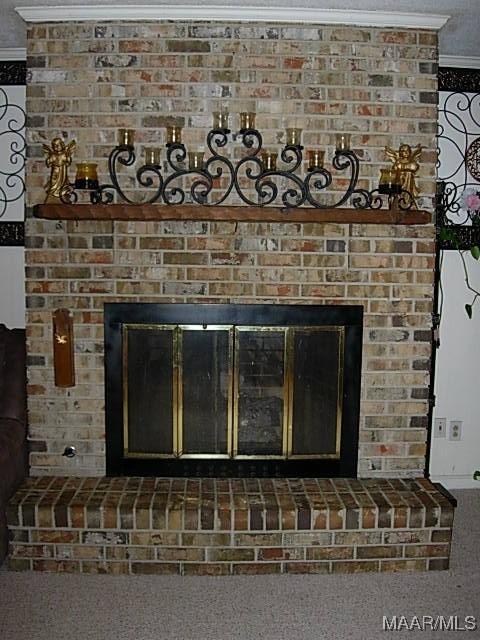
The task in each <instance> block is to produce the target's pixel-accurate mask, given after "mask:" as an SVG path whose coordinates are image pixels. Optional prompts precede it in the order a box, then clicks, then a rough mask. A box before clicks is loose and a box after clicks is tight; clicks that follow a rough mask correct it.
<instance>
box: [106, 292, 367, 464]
mask: <svg viewBox="0 0 480 640" xmlns="http://www.w3.org/2000/svg"><path fill="white" fill-rule="evenodd" d="M107 306H109V307H121V306H123V307H129V306H134V307H150V305H148V304H147V305H142V304H140V305H122V304H120V305H113V304H112V305H107ZM152 306H162V307H194V305H152ZM199 306H201V307H216V308H218V307H224V308H228V309H229V313H227V318H226V319H227V320H230V322H218V321H215V320H218V319H219V318H220V317H221V316H219V314H215V313H213V315H212V311H211V309H208V311H209V314H208V313H207V317H205V320H206V321H205V322H185V323H182V322H173V321H172V320H174V319H176V318H177V317H178V313H177V314H175V313H174V314H172V313H166V315H165V314H163V315H162V314H160V316H158V314H153V317H152V318H151V320H156V319H157V318H158V319H159V320H163V321H160V322H159V321H150V319H149V318H147V319H146V321H145V320H144V319H143V318H141V321H138V317H137V315H136V314H135V313H133V317H131V318H128V317H127V318H126V320H125V321H122V322H112V321H111V320H110V321H109V322H106V353H107V365H106V369H107V372H106V373H107V398H106V400H107V454H108V452H110V454H111V453H112V449H115V450H116V456H117V459H118V458H121V461H123V462H125V463H126V464H127V466H128V465H130V466H129V468H130V473H131V471H132V465H133V469H134V470H135V469H139V467H138V466H136V464H137V463H141V462H145V461H146V462H148V461H150V467H149V469H153V468H155V467H154V466H152V465H155V461H156V463H157V464H160V465H161V464H164V465H167V466H166V467H165V471H167V472H168V473H172V469H173V473H175V467H174V466H172V465H173V464H174V463H175V462H177V464H178V463H179V462H182V463H185V464H187V463H188V461H191V464H193V463H194V462H197V464H203V463H202V461H210V462H212V461H213V462H216V464H217V468H219V467H218V465H221V464H222V463H224V464H225V463H226V464H227V465H228V464H230V463H229V462H228V461H231V462H235V461H236V463H237V467H236V469H237V471H236V473H235V474H239V475H241V474H242V473H241V469H242V464H245V463H247V462H248V461H250V462H252V461H253V462H252V464H255V461H258V463H261V462H262V461H272V464H273V463H275V462H278V463H279V464H282V462H283V463H285V464H287V466H288V464H290V466H291V465H293V464H294V462H295V461H296V464H297V467H298V468H300V467H299V466H298V465H299V464H300V463H307V467H305V469H307V468H308V463H309V461H322V460H324V461H326V462H328V461H330V462H331V463H337V464H338V463H341V464H342V465H344V463H345V460H344V459H343V458H344V454H345V451H349V452H350V453H351V454H352V455H353V457H354V458H355V464H356V455H354V454H353V453H352V452H354V450H355V449H356V446H357V437H358V436H357V432H358V396H359V369H360V354H361V341H360V340H359V337H360V336H361V325H360V327H358V326H356V327H354V334H355V333H356V337H355V336H354V335H353V334H352V327H351V326H349V325H348V323H345V322H343V323H341V322H332V323H328V317H327V318H322V320H321V321H318V317H317V316H314V317H315V319H316V321H317V324H315V323H313V322H309V317H310V316H312V314H313V309H315V308H313V307H309V310H308V312H306V316H307V317H305V318H301V317H300V315H299V313H300V308H299V307H295V311H294V312H291V311H290V312H288V313H287V314H282V313H281V314H279V317H278V318H277V319H276V322H271V321H269V322H265V323H264V324H262V323H260V322H259V320H258V317H257V318H256V321H255V322H245V323H241V320H242V319H243V318H242V317H241V315H242V314H240V315H239V314H238V313H235V314H233V313H232V310H231V308H232V307H236V308H238V307H242V306H245V307H247V306H253V305H199ZM272 306H273V305H272ZM278 307H281V308H283V306H280V305H278ZM258 308H259V309H260V308H262V309H263V308H264V305H262V306H261V307H260V306H258ZM354 309H356V308H354ZM168 311H169V310H168ZM190 311H191V309H190ZM291 313H293V317H292V318H290V317H288V316H289V315H290V314H291ZM229 314H230V317H228V316H229ZM111 315H112V314H111V313H110V314H109V316H111ZM127 315H128V314H127ZM131 315H132V314H131ZM190 315H197V316H198V313H197V314H190ZM357 315H358V314H357ZM200 316H201V314H200ZM189 319H190V318H189ZM265 319H266V320H269V318H268V314H267V317H266V318H265ZM332 319H333V320H335V318H332ZM360 319H361V314H360ZM212 320H214V321H213V322H212ZM245 320H247V321H248V320H252V311H249V312H247V314H246V317H245ZM282 320H283V322H282ZM358 329H360V332H359V330H358ZM353 338H355V341H353V342H352V340H353ZM358 343H360V347H359V346H358ZM353 356H356V361H355V364H353V362H352V357H353ZM352 381H353V382H355V386H353V387H352ZM352 389H353V391H352ZM119 418H120V422H121V429H122V432H121V434H119V432H118V426H119V425H118V422H119ZM350 432H353V433H350ZM112 434H113V436H114V437H112ZM352 435H353V445H352V441H351V440H352V437H351V436H352ZM347 437H349V438H350V439H349V441H348V442H345V438H347ZM112 443H113V446H112ZM120 447H121V451H120ZM351 457H352V456H351ZM108 460H111V456H110V457H109V456H108V455H107V462H108ZM128 461H130V463H129V462H128ZM117 462H118V460H117ZM349 464H350V465H351V461H350V463H349ZM239 465H240V466H239ZM114 467H115V471H114V472H115V473H118V472H119V468H118V467H119V465H118V464H117V463H115V465H114ZM121 468H122V469H123V468H124V467H123V466H122V467H121ZM186 468H187V467H185V466H183V469H184V470H185V469H186ZM222 468H223V469H224V471H225V469H226V467H222ZM274 468H275V469H277V470H278V469H279V468H280V467H278V465H277V466H275V467H274ZM350 468H351V466H350ZM145 472H147V473H148V470H147V468H142V469H141V473H145ZM184 473H185V471H184ZM276 474H277V472H276ZM330 474H331V475H333V474H332V473H331V471H330ZM159 475H162V473H159ZM220 475H229V473H228V472H225V473H221V474H220ZM344 475H347V473H345V471H344Z"/></svg>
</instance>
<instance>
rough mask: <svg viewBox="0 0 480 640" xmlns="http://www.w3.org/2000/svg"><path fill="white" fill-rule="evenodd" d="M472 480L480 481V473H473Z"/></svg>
mask: <svg viewBox="0 0 480 640" xmlns="http://www.w3.org/2000/svg"><path fill="white" fill-rule="evenodd" d="M473 479H474V480H480V471H475V473H474V474H473Z"/></svg>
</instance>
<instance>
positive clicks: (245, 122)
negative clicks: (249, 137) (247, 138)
mask: <svg viewBox="0 0 480 640" xmlns="http://www.w3.org/2000/svg"><path fill="white" fill-rule="evenodd" d="M245 129H255V113H254V112H253V111H243V112H242V113H241V114H240V131H245Z"/></svg>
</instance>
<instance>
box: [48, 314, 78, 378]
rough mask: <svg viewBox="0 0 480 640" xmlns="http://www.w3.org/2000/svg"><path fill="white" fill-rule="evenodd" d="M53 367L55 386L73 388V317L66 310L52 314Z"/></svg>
mask: <svg viewBox="0 0 480 640" xmlns="http://www.w3.org/2000/svg"><path fill="white" fill-rule="evenodd" d="M53 366H54V370H55V386H57V387H73V386H75V361H74V353H73V317H72V314H71V313H70V312H69V311H68V309H57V310H56V311H54V312H53Z"/></svg>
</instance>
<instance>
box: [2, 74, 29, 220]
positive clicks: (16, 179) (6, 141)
mask: <svg viewBox="0 0 480 640" xmlns="http://www.w3.org/2000/svg"><path fill="white" fill-rule="evenodd" d="M0 148H1V149H2V155H1V157H0V218H2V217H3V216H4V215H5V212H6V210H7V206H8V205H9V204H10V203H12V202H16V201H18V200H20V198H22V196H23V194H24V193H25V180H24V170H25V150H26V143H25V110H24V109H23V107H22V106H20V105H18V104H15V103H14V102H12V101H11V99H10V97H9V92H8V91H7V90H6V88H3V87H1V86H0Z"/></svg>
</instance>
